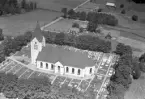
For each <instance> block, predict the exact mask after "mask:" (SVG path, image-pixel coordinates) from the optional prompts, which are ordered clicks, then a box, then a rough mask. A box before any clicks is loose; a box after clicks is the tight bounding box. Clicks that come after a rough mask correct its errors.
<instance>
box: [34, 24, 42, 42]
mask: <svg viewBox="0 0 145 99" xmlns="http://www.w3.org/2000/svg"><path fill="white" fill-rule="evenodd" d="M35 37H36V38H37V40H38V41H40V42H41V41H42V39H43V34H42V31H41V27H40V25H39V22H38V21H37V24H36V28H35V30H34V32H32V39H34V38H35Z"/></svg>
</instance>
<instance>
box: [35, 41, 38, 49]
mask: <svg viewBox="0 0 145 99" xmlns="http://www.w3.org/2000/svg"><path fill="white" fill-rule="evenodd" d="M34 49H35V50H37V49H38V45H37V43H36V42H35V44H34Z"/></svg>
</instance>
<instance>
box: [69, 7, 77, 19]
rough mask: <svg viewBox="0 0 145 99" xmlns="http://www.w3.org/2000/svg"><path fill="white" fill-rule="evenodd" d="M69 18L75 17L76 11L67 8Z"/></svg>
mask: <svg viewBox="0 0 145 99" xmlns="http://www.w3.org/2000/svg"><path fill="white" fill-rule="evenodd" d="M68 15H69V18H71V19H76V12H75V11H74V10H73V9H70V10H68Z"/></svg>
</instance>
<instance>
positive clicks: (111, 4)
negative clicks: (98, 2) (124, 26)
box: [106, 2, 116, 7]
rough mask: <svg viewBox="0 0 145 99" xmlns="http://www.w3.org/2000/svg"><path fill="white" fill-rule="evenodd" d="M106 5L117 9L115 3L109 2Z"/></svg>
mask: <svg viewBox="0 0 145 99" xmlns="http://www.w3.org/2000/svg"><path fill="white" fill-rule="evenodd" d="M106 5H108V6H113V7H116V5H115V3H111V2H107V3H106Z"/></svg>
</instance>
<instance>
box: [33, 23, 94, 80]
mask: <svg viewBox="0 0 145 99" xmlns="http://www.w3.org/2000/svg"><path fill="white" fill-rule="evenodd" d="M31 63H32V64H33V65H35V66H36V67H37V68H38V69H41V70H46V71H48V72H53V73H57V74H60V75H68V76H74V77H78V78H84V77H91V76H93V75H94V73H95V65H96V62H95V61H94V60H92V59H90V58H89V57H88V52H83V53H82V52H80V51H73V50H68V49H65V48H64V46H59V45H55V46H54V45H53V44H46V40H45V37H44V36H43V34H42V31H41V28H40V26H39V24H38V22H37V25H36V28H35V30H34V32H33V33H32V40H31Z"/></svg>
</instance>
